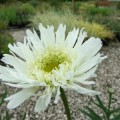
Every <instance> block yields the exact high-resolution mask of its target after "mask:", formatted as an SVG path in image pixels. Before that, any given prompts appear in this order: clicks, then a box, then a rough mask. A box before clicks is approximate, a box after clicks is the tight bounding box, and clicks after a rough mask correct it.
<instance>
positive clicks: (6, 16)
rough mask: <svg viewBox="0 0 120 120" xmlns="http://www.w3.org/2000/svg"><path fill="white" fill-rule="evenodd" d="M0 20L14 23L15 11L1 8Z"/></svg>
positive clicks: (11, 8)
mask: <svg viewBox="0 0 120 120" xmlns="http://www.w3.org/2000/svg"><path fill="white" fill-rule="evenodd" d="M0 20H2V21H6V22H8V23H14V22H15V20H16V10H15V8H13V7H3V8H2V9H1V10H0Z"/></svg>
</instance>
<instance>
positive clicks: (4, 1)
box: [0, 0, 8, 3]
mask: <svg viewBox="0 0 120 120" xmlns="http://www.w3.org/2000/svg"><path fill="white" fill-rule="evenodd" d="M7 1H8V0H0V3H6V2H7Z"/></svg>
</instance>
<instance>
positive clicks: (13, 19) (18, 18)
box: [0, 3, 35, 26]
mask: <svg viewBox="0 0 120 120" xmlns="http://www.w3.org/2000/svg"><path fill="white" fill-rule="evenodd" d="M34 12H35V10H34V7H33V6H32V5H31V4H29V3H24V4H21V5H16V6H15V5H11V6H7V7H3V8H1V10H0V20H1V21H6V23H8V25H9V26H20V25H21V26H22V25H26V24H27V23H29V17H30V16H31V15H33V14H34Z"/></svg>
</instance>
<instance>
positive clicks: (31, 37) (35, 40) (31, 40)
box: [26, 30, 43, 51]
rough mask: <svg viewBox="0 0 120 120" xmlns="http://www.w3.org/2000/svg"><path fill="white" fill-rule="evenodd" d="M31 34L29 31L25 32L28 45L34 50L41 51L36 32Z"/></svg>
mask: <svg viewBox="0 0 120 120" xmlns="http://www.w3.org/2000/svg"><path fill="white" fill-rule="evenodd" d="M33 32H34V33H32V32H31V31H30V30H26V34H27V40H28V42H29V45H30V44H32V45H31V48H34V49H35V50H37V51H41V49H42V48H43V45H42V42H41V40H40V38H39V37H38V35H37V33H36V31H35V30H34V31H33Z"/></svg>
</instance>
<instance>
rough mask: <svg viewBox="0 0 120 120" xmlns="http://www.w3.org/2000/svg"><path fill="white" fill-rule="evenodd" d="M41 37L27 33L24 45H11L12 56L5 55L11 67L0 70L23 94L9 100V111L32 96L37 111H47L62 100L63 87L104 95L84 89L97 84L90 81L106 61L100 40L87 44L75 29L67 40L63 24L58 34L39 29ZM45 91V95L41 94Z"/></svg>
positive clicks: (4, 77) (10, 84)
mask: <svg viewBox="0 0 120 120" xmlns="http://www.w3.org/2000/svg"><path fill="white" fill-rule="evenodd" d="M39 30H40V36H38V35H37V33H36V32H35V30H33V32H32V31H30V30H27V31H26V34H27V36H26V37H25V38H24V42H23V43H20V42H17V43H16V44H14V45H11V44H9V45H8V46H9V49H10V53H11V54H4V57H3V59H2V61H3V62H5V63H6V64H7V66H6V67H5V66H0V78H1V79H2V82H3V83H5V84H7V85H9V86H12V87H17V88H22V90H21V91H20V92H18V93H16V94H14V95H12V96H10V97H8V98H6V99H5V100H8V101H9V103H8V105H7V107H8V108H9V109H13V108H16V107H17V106H19V105H20V104H21V103H23V102H24V101H25V100H27V99H28V98H29V97H31V96H35V97H36V98H38V99H37V102H36V105H35V111H36V112H41V111H44V110H45V109H46V108H47V106H48V104H49V103H50V100H51V96H52V95H54V96H55V100H54V102H55V103H57V102H58V100H59V98H60V87H61V88H63V89H71V90H75V91H77V92H78V93H81V94H86V95H91V96H92V95H97V94H99V93H100V92H97V91H94V90H89V89H87V88H84V87H82V86H83V85H91V84H94V83H95V82H94V81H89V80H88V79H89V78H90V77H95V76H96V74H95V71H96V68H97V66H98V64H99V63H100V62H101V61H102V60H103V59H105V58H106V57H102V55H101V54H100V53H98V51H99V50H100V49H101V47H102V42H101V40H100V39H99V38H94V37H91V38H89V39H88V40H86V41H85V42H84V43H83V41H84V39H85V38H86V37H87V33H86V32H84V31H83V29H82V30H81V31H80V32H79V29H75V28H74V29H73V31H71V32H69V33H68V35H67V37H66V36H65V31H66V26H65V25H62V24H60V25H59V27H58V29H57V31H56V32H54V27H53V26H48V27H47V28H45V27H43V25H42V24H40V25H39ZM41 91H42V92H41Z"/></svg>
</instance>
